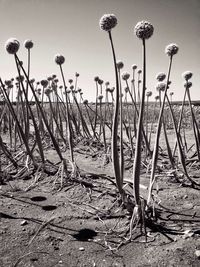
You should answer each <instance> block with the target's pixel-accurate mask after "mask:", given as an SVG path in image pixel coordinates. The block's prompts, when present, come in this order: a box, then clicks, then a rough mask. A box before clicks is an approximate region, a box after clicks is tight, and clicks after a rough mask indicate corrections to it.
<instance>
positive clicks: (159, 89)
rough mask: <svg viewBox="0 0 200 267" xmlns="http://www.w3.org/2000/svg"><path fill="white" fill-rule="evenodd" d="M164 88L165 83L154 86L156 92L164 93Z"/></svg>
mask: <svg viewBox="0 0 200 267" xmlns="http://www.w3.org/2000/svg"><path fill="white" fill-rule="evenodd" d="M165 87H166V83H163V82H159V83H157V85H156V89H157V90H158V91H164V90H165Z"/></svg>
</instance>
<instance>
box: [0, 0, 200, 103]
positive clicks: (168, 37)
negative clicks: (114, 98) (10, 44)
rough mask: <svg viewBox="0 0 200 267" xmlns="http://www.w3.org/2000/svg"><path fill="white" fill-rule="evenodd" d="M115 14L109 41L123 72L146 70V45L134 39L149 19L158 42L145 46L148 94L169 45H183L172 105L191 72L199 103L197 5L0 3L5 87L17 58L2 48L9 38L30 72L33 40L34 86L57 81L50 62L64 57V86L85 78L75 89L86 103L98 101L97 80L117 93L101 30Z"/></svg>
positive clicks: (0, 65)
mask: <svg viewBox="0 0 200 267" xmlns="http://www.w3.org/2000/svg"><path fill="white" fill-rule="evenodd" d="M107 13H113V14H115V15H116V17H117V19H118V25H117V26H116V27H115V28H114V29H113V31H112V36H113V41H114V45H115V49H116V54H117V59H120V60H122V61H123V62H124V65H125V66H124V71H128V72H131V65H132V64H136V65H137V66H138V67H139V68H141V62H142V54H141V41H140V40H139V39H137V38H136V36H135V35H134V26H135V25H136V23H137V22H138V21H141V20H148V21H150V22H151V23H152V24H153V25H154V35H153V36H152V37H151V38H150V39H149V40H148V41H147V88H148V90H151V91H152V92H153V96H155V95H156V94H157V93H156V91H155V84H156V80H155V76H156V74H157V73H158V72H166V71H167V67H168V57H167V56H166V55H165V53H164V50H165V46H166V45H168V44H170V43H177V44H178V45H179V53H178V54H177V55H176V56H175V57H174V62H173V63H174V64H173V66H172V75H171V80H172V86H171V88H170V91H173V92H174V96H173V99H174V100H182V97H183V92H184V90H183V79H182V77H181V74H182V73H183V72H184V71H186V70H190V71H192V72H193V73H194V76H193V78H192V82H193V87H192V88H191V96H192V99H193V100H200V53H199V51H198V50H199V48H200V0H0V33H1V34H0V76H1V78H2V79H3V80H5V79H9V78H11V77H16V75H17V71H16V69H15V65H14V59H13V56H11V55H8V54H7V53H6V51H5V49H4V43H5V41H6V40H7V39H8V38H10V37H15V38H17V39H18V40H19V41H20V43H21V47H20V51H19V53H18V55H19V57H20V59H21V60H23V61H24V66H26V56H27V55H26V53H27V51H26V50H25V48H24V47H23V42H24V40H25V39H32V40H33V42H34V48H33V49H32V50H31V53H32V64H31V76H32V77H34V78H36V80H39V81H40V80H41V79H44V78H46V77H47V76H49V75H51V74H57V75H58V78H59V80H61V77H60V73H59V68H58V66H57V65H56V64H55V63H54V61H53V58H54V55H55V54H57V53H60V54H63V55H64V56H65V59H66V62H65V64H64V65H63V68H64V73H65V77H66V79H67V80H68V79H70V78H72V79H73V78H74V74H75V72H78V73H80V78H79V82H78V86H79V87H80V88H82V90H83V92H84V98H85V99H88V100H94V96H95V83H94V76H97V75H98V76H99V77H100V78H101V79H103V80H104V81H109V82H110V84H111V86H114V85H115V84H114V69H113V60H112V54H111V49H110V43H109V39H108V34H107V33H106V32H104V31H101V30H100V28H99V19H100V18H101V16H102V15H103V14H107Z"/></svg>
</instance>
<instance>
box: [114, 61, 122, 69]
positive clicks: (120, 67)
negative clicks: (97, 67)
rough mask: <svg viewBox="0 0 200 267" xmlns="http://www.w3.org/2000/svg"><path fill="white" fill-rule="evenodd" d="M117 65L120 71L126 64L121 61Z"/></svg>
mask: <svg viewBox="0 0 200 267" xmlns="http://www.w3.org/2000/svg"><path fill="white" fill-rule="evenodd" d="M116 65H117V68H118V70H120V69H122V68H123V67H124V63H123V62H122V61H121V60H119V61H117V64H116Z"/></svg>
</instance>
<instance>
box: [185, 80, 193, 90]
mask: <svg viewBox="0 0 200 267" xmlns="http://www.w3.org/2000/svg"><path fill="white" fill-rule="evenodd" d="M184 87H185V88H186V89H189V88H190V87H192V82H188V81H186V82H185V83H184Z"/></svg>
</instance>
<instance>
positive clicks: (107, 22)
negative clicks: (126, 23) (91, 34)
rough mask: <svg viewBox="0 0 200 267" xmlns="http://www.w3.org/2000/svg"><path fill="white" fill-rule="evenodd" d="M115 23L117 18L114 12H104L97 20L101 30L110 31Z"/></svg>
mask: <svg viewBox="0 0 200 267" xmlns="http://www.w3.org/2000/svg"><path fill="white" fill-rule="evenodd" d="M116 25H117V18H116V16H115V15H114V14H105V15H103V16H102V17H101V19H100V21H99V26H100V28H101V30H103V31H111V29H112V28H114V27H115V26H116Z"/></svg>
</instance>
